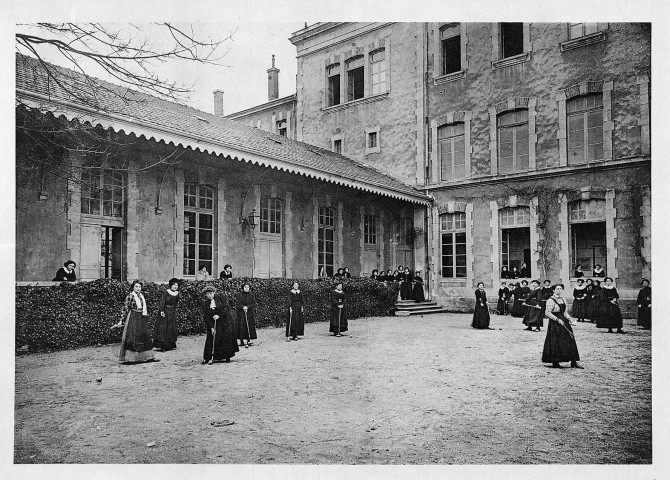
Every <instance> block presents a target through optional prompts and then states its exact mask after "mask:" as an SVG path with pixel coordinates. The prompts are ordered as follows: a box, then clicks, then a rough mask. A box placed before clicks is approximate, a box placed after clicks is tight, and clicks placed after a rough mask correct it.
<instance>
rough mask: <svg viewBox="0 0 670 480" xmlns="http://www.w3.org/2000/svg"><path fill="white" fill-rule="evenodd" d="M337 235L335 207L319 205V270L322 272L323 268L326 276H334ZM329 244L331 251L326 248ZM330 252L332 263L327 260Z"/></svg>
mask: <svg viewBox="0 0 670 480" xmlns="http://www.w3.org/2000/svg"><path fill="white" fill-rule="evenodd" d="M328 232H330V237H331V238H330V239H328V238H327V237H328V235H327V233H328ZM335 235H336V227H335V208H333V207H327V206H324V207H322V206H319V212H318V232H317V268H318V270H317V271H318V272H321V271H322V269H323V271H324V272H325V274H326V276H328V277H332V276H333V274H334V273H335V238H336V237H335ZM328 244H330V246H331V251H330V252H328V250H327V248H326V247H327V245H328ZM322 247H323V248H322ZM328 253H330V256H331V263H328V262H327V259H328Z"/></svg>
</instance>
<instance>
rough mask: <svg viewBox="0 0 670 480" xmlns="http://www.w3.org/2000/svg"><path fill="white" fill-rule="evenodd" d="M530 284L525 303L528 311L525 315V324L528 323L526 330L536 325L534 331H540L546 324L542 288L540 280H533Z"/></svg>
mask: <svg viewBox="0 0 670 480" xmlns="http://www.w3.org/2000/svg"><path fill="white" fill-rule="evenodd" d="M530 285H531V288H530V292H529V293H528V297H527V298H526V302H525V303H524V306H525V307H526V312H525V314H524V316H523V324H524V325H526V330H533V327H535V330H534V331H536V332H539V331H540V328H541V327H542V326H543V325H544V310H543V306H544V304H543V303H542V289H541V288H540V281H539V280H531V282H530Z"/></svg>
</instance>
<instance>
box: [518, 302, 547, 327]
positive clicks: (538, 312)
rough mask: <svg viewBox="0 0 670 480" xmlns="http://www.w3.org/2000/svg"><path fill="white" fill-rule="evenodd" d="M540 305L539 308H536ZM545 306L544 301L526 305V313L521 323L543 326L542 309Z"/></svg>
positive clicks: (529, 325)
mask: <svg viewBox="0 0 670 480" xmlns="http://www.w3.org/2000/svg"><path fill="white" fill-rule="evenodd" d="M537 307H540V308H537ZM546 307H547V303H546V302H540V304H539V305H537V306H529V307H526V313H525V314H524V316H523V322H522V323H523V324H524V325H526V326H527V327H538V328H540V327H543V326H544V309H545V308H546Z"/></svg>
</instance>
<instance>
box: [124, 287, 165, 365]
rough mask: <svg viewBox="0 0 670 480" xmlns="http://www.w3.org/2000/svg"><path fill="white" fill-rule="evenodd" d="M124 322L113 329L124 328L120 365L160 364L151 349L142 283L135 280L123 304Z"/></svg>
mask: <svg viewBox="0 0 670 480" xmlns="http://www.w3.org/2000/svg"><path fill="white" fill-rule="evenodd" d="M123 314H124V318H125V325H124V321H123V320H121V321H120V322H119V323H118V324H116V325H114V327H113V328H117V327H121V326H123V336H122V337H121V351H120V352H119V363H142V362H158V359H157V358H154V352H153V350H152V347H151V336H150V335H149V325H148V324H147V318H148V315H147V302H146V300H145V298H144V295H142V282H140V281H139V280H135V281H134V282H133V283H132V284H131V285H130V293H129V294H128V296H127V297H126V300H125V302H124V304H123Z"/></svg>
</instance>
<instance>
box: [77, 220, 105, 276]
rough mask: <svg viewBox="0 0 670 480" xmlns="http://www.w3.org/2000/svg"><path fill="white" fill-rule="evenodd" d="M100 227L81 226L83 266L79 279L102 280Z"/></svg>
mask: <svg viewBox="0 0 670 480" xmlns="http://www.w3.org/2000/svg"><path fill="white" fill-rule="evenodd" d="M100 232H101V230H100V225H86V224H83V225H82V226H81V265H79V278H81V279H82V280H95V279H97V278H100V253H101V234H100Z"/></svg>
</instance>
